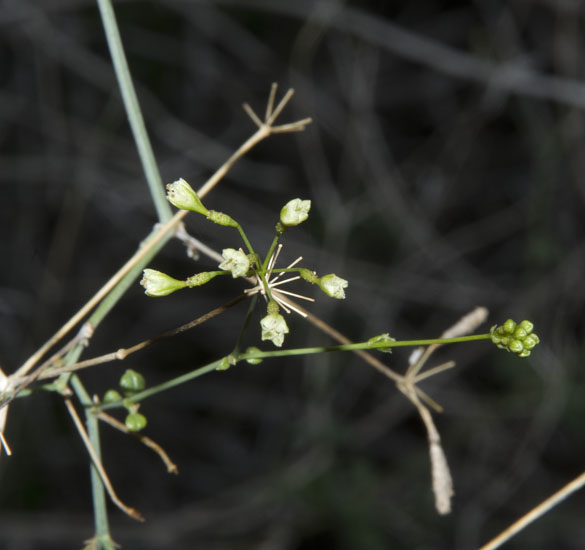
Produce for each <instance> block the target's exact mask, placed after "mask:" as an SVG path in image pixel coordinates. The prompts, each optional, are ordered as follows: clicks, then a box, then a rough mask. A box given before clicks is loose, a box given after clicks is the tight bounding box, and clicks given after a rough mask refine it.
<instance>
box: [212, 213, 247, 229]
mask: <svg viewBox="0 0 585 550" xmlns="http://www.w3.org/2000/svg"><path fill="white" fill-rule="evenodd" d="M207 219H208V220H209V221H212V222H213V223H216V224H217V225H225V226H226V227H238V225H239V224H238V222H237V221H236V220H234V219H233V218H230V217H229V216H228V215H227V214H224V213H223V212H216V211H215V210H210V211H209V212H208V213H207Z"/></svg>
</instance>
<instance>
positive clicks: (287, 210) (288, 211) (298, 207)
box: [280, 199, 311, 227]
mask: <svg viewBox="0 0 585 550" xmlns="http://www.w3.org/2000/svg"><path fill="white" fill-rule="evenodd" d="M309 210H311V201H309V200H306V201H303V200H301V199H293V200H292V201H289V202H287V203H286V204H285V205H284V206H283V208H282V210H281V211H280V223H281V224H282V225H285V226H286V227H291V226H293V225H299V224H300V223H302V222H304V221H305V220H306V219H307V218H308V217H309Z"/></svg>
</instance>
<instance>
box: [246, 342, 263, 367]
mask: <svg viewBox="0 0 585 550" xmlns="http://www.w3.org/2000/svg"><path fill="white" fill-rule="evenodd" d="M256 353H261V352H260V350H259V349H258V348H256V347H254V346H250V347H249V348H248V349H247V350H246V355H252V357H248V359H246V363H249V364H250V365H258V364H260V363H262V359H261V358H260V357H253V355H254V354H256Z"/></svg>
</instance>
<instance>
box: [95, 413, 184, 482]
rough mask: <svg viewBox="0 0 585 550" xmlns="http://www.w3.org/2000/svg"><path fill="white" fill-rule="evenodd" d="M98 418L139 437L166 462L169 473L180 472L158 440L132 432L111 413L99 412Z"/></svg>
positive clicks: (141, 441)
mask: <svg viewBox="0 0 585 550" xmlns="http://www.w3.org/2000/svg"><path fill="white" fill-rule="evenodd" d="M98 418H99V419H100V420H103V421H104V422H106V423H107V424H109V425H110V426H112V427H113V428H115V429H116V430H119V431H121V432H123V433H125V434H128V435H131V436H133V437H135V438H136V439H138V440H139V441H140V443H142V444H143V445H146V446H147V447H148V448H150V449H152V450H153V451H154V452H155V453H156V454H157V455H158V456H159V457H160V459H161V460H162V461H163V462H164V464H165V466H166V468H167V472H168V473H169V474H178V473H179V469H178V468H177V465H176V464H175V463H174V462H173V461H172V460H171V459H170V457H169V455H168V454H167V452H166V451H165V450H164V449H163V448H162V447H161V446H160V445H159V444H158V443H156V441H153V440H152V439H150V437H147V436H146V435H143V434H141V433H136V432H131V431H130V430H129V429H128V428H127V427H126V425H125V424H123V423H122V422H120V421H119V420H117V419H116V418H114V417H113V416H110V415H109V414H107V413H105V412H103V411H102V412H100V413H99V414H98Z"/></svg>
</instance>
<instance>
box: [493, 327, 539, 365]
mask: <svg viewBox="0 0 585 550" xmlns="http://www.w3.org/2000/svg"><path fill="white" fill-rule="evenodd" d="M533 330H534V325H533V324H532V323H531V322H530V321H522V322H520V323H518V324H516V323H515V322H514V321H513V320H512V319H508V320H507V321H506V322H505V323H504V324H503V325H501V326H498V325H494V326H493V327H492V328H491V330H490V335H491V339H492V342H493V343H494V344H496V346H498V348H500V349H505V350H508V351H511V352H513V353H515V354H516V355H518V356H519V357H528V356H529V355H530V352H531V351H532V350H533V349H534V347H535V346H536V344H538V342H540V339H539V338H538V336H537V335H536V334H535V333H534V332H533Z"/></svg>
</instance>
